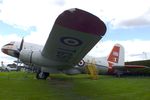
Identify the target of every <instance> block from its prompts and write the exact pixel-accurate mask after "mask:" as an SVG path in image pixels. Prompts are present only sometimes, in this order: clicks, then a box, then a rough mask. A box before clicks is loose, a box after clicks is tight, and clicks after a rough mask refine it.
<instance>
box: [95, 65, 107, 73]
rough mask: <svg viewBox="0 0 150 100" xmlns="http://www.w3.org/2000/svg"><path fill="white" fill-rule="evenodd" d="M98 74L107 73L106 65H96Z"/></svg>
mask: <svg viewBox="0 0 150 100" xmlns="http://www.w3.org/2000/svg"><path fill="white" fill-rule="evenodd" d="M96 68H97V70H98V73H99V74H107V72H108V67H107V66H103V65H96Z"/></svg>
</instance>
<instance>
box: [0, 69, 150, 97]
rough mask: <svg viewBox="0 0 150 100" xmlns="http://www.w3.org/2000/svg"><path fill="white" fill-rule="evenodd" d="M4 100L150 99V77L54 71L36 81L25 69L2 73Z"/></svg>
mask: <svg viewBox="0 0 150 100" xmlns="http://www.w3.org/2000/svg"><path fill="white" fill-rule="evenodd" d="M0 90H1V93H0V100H120V99H121V100H150V95H149V93H150V77H139V76H138V77H135V76H134V77H123V78H116V77H114V76H104V75H100V76H99V80H91V79H89V78H88V76H87V75H81V74H80V75H75V76H68V75H64V74H52V75H51V79H48V80H36V79H35V74H33V73H25V72H1V73H0Z"/></svg>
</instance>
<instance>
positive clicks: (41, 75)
mask: <svg viewBox="0 0 150 100" xmlns="http://www.w3.org/2000/svg"><path fill="white" fill-rule="evenodd" d="M48 76H49V73H47V72H41V71H39V72H38V73H37V74H36V78H37V79H43V80H46V79H47V77H48Z"/></svg>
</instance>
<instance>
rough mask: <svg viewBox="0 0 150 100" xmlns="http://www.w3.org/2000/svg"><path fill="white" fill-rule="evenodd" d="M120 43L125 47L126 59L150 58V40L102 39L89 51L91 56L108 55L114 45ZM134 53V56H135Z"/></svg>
mask: <svg viewBox="0 0 150 100" xmlns="http://www.w3.org/2000/svg"><path fill="white" fill-rule="evenodd" d="M116 43H119V44H121V45H122V46H123V47H124V48H125V60H126V61H132V60H141V59H150V51H149V49H148V45H149V44H150V40H136V39H135V40H126V41H112V40H107V41H102V42H101V41H100V42H98V43H97V45H96V46H95V47H94V48H93V49H92V50H91V51H90V52H89V53H88V54H89V55H90V56H95V57H104V56H108V55H109V53H110V51H111V50H112V48H113V46H114V45H115V44H116ZM133 55H134V56H133Z"/></svg>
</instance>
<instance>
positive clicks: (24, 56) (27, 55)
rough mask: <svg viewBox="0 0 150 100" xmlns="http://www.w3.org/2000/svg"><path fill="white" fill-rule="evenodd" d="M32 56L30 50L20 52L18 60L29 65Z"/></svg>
mask: <svg viewBox="0 0 150 100" xmlns="http://www.w3.org/2000/svg"><path fill="white" fill-rule="evenodd" d="M32 54H33V51H31V50H22V51H21V52H20V56H19V59H20V60H21V61H22V62H24V63H26V64H30V63H32Z"/></svg>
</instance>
